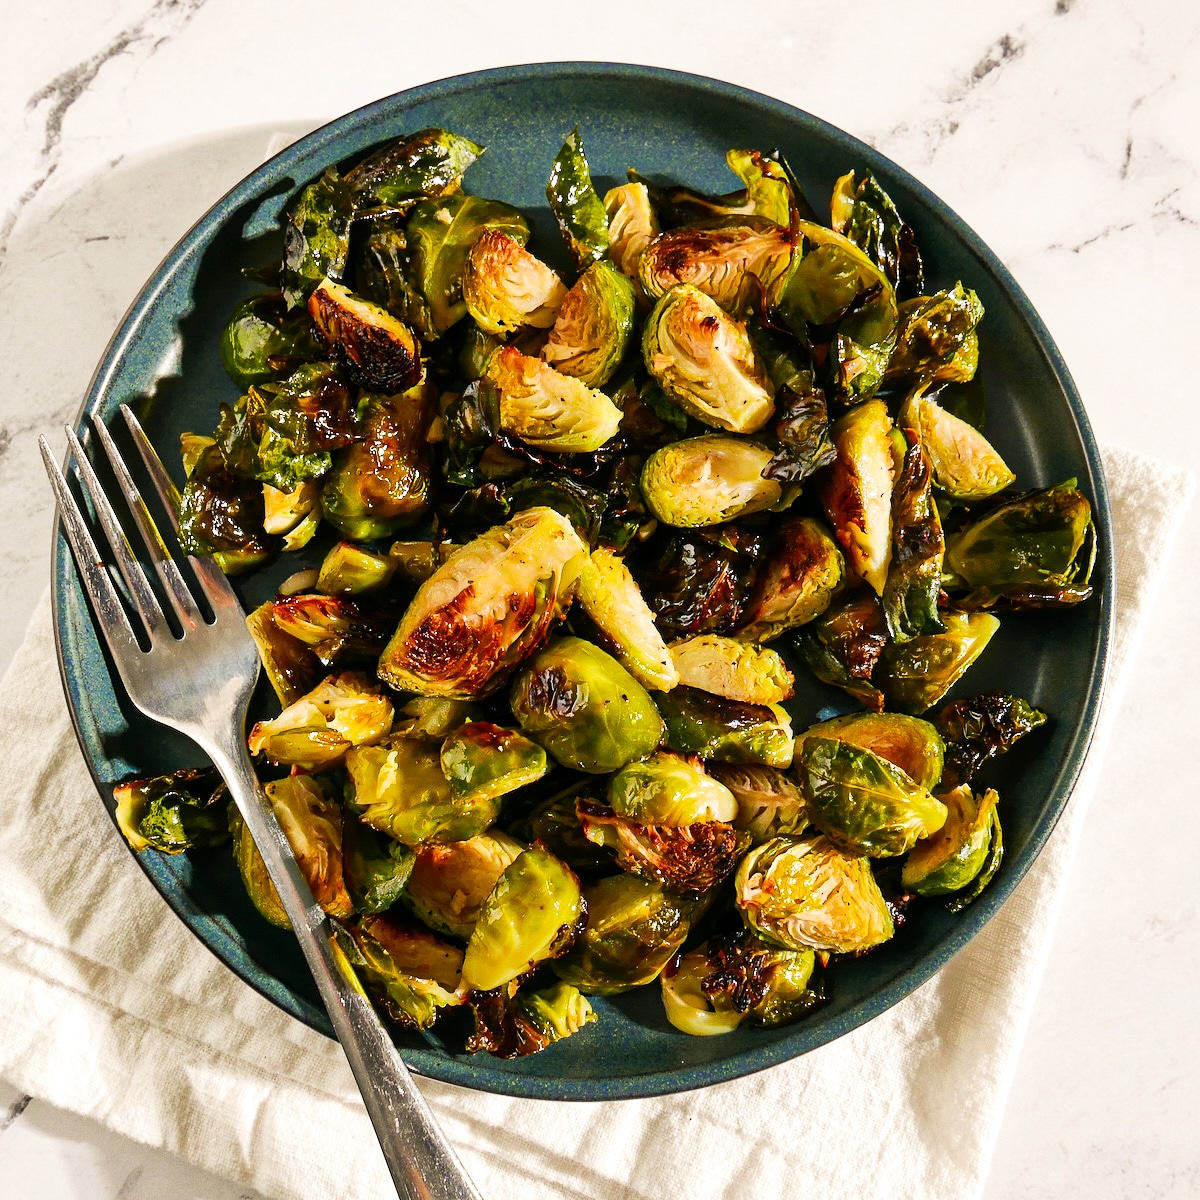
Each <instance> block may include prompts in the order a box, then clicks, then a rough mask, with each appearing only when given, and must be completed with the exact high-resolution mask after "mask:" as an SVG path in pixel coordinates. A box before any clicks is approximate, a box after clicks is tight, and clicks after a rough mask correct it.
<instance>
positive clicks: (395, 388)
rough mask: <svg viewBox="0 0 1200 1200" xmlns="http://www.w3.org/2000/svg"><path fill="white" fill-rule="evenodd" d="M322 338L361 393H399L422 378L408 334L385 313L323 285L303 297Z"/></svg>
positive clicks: (330, 283)
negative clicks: (369, 391)
mask: <svg viewBox="0 0 1200 1200" xmlns="http://www.w3.org/2000/svg"><path fill="white" fill-rule="evenodd" d="M308 312H309V315H310V316H311V317H312V319H313V325H314V327H315V328H316V330H317V332H318V333H319V334H320V335H321V337H322V338H323V339H324V340H325V342H326V343H328V344H329V345H330V346H331V347H332V348H333V349H334V350H335V351H336V353H337V355H338V358H339V359H341V360H342V361H343V362H344V363H345V364H346V368H347V370H348V371H349V373H350V377H351V378H352V379H353V380H354V382H355V383H358V384H361V385H362V386H363V387H368V388H374V389H376V390H378V391H384V392H402V391H404V390H405V389H406V388H410V387H412V386H413V385H414V384H415V383H417V382H418V381H419V380H420V378H421V351H420V348H419V346H418V345H417V339H416V336H415V335H414V333H413V331H412V330H411V329H409V327H408V326H407V325H405V324H404V322H403V321H400V320H397V318H396V317H394V316H392V314H391V313H389V312H388V311H387V309H384V308H380V307H379V305H377V304H372V303H371V301H370V300H364V299H363V298H362V297H361V296H356V295H355V294H354V293H353V292H352V291H350V289H349V288H346V287H343V286H342V285H341V284H340V283H334V282H333V281H332V280H331V279H323V280H321V282H320V283H319V284H318V285H317V286H316V288H314V289H313V291H312V293H311V295H310V296H309V297H308Z"/></svg>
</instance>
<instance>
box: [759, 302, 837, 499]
mask: <svg viewBox="0 0 1200 1200" xmlns="http://www.w3.org/2000/svg"><path fill="white" fill-rule="evenodd" d="M750 332H751V336H752V337H753V339H754V345H755V349H756V350H757V351H758V353H759V355H760V357H761V358H762V360H763V363H764V364H765V365H766V368H767V372H768V374H769V375H770V376H771V382H772V383H773V384H774V385H775V422H774V424H773V425H772V426H771V432H772V433H773V434H774V436H775V441H776V442H777V443H778V445H777V447H776V450H775V456H774V457H773V458H772V459H771V465H770V466H769V467H768V468H767V469H766V470H765V471H764V472H763V474H764V475H766V477H767V478H768V479H776V480H778V481H779V482H780V483H800V482H801V481H802V480H804V479H807V478H808V477H809V476H810V475H812V474H813V473H814V472H816V471H819V470H820V469H821V468H822V467H825V466H828V465H829V464H830V463H831V462H832V461H833V459H834V453H835V452H834V448H833V443H832V441H831V440H830V422H829V405H828V404H827V403H826V400H825V393H824V391H822V390H821V388H820V387H818V386H817V382H816V374H815V372H814V370H813V365H812V352H811V350H810V349H809V347H808V346H807V345H805V344H804V343H802V342H799V341H796V340H794V339H790V338H787V337H786V336H785V335H783V334H781V333H768V331H767V330H766V329H765V328H763V327H761V326H751V327H750Z"/></svg>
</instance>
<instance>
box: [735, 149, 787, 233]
mask: <svg viewBox="0 0 1200 1200" xmlns="http://www.w3.org/2000/svg"><path fill="white" fill-rule="evenodd" d="M725 161H726V163H727V164H728V165H729V169H730V170H731V171H732V172H733V173H734V174H735V175H736V176H737V177H738V178H739V179H740V180H741V181H742V182H743V183H744V184H745V185H746V196H747V198H748V199H749V201H750V204H751V209H750V211H751V212H752V213H753V214H754V215H755V216H756V217H765V218H766V219H767V220H768V221H774V222H775V224H776V225H781V226H783V228H784V229H787V228H788V227H789V226H790V225H791V220H792V212H793V210H794V209H795V208H796V204H797V198H796V196H795V195H794V194H793V191H792V180H791V177H790V172H789V171H788V170H787V168H786V167H785V166H784V164H783V163H782V162H781V161H780V160H779V155H778V151H776V152H775V155H774V156H773V157H772V156H770V155H766V154H763V153H762V152H761V151H760V150H736V149H735V150H730V151H728V152H727V153H726V155H725Z"/></svg>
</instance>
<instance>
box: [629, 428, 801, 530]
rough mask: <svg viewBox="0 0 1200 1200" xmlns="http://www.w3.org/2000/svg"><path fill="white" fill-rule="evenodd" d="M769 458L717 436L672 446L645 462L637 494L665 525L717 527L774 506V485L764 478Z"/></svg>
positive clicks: (736, 440)
mask: <svg viewBox="0 0 1200 1200" xmlns="http://www.w3.org/2000/svg"><path fill="white" fill-rule="evenodd" d="M771 458H772V452H771V451H770V450H768V449H767V448H766V447H765V446H760V445H758V444H757V443H756V442H751V441H748V440H746V439H745V438H739V437H732V436H730V435H727V434H721V433H708V434H703V435H701V436H700V437H694V438H686V439H685V440H684V441H682V442H672V443H671V444H670V445H669V446H663V447H661V448H660V449H658V450H655V451H654V453H653V454H651V455H650V457H649V458H648V459H646V464H645V466H644V467H643V468H642V479H641V486H642V495H643V496H644V497H645V499H646V505H647V506H648V507H649V509H650V511H651V512H652V513H653V514H654V515H655V516H656V517H657V518H658V519H659V520H660V521H662V522H663V523H664V524H667V525H676V526H682V527H684V528H693V527H696V526H701V525H719V524H722V523H723V522H725V521H732V520H733V519H734V518H735V517H741V516H747V515H749V514H750V513H755V512H759V511H761V510H762V509H764V508H770V507H771V506H772V505H773V504H777V503H778V502H779V498H780V495H781V490H780V487H779V484H778V483H776V482H775V481H774V480H773V479H765V478H763V471H764V470H765V469H766V467H767V465H768V464H769V463H770V461H771Z"/></svg>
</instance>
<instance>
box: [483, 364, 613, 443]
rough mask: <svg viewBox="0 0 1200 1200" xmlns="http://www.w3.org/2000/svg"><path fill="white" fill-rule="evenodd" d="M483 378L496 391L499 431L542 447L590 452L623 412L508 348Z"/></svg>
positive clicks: (607, 435)
mask: <svg viewBox="0 0 1200 1200" xmlns="http://www.w3.org/2000/svg"><path fill="white" fill-rule="evenodd" d="M487 379H489V380H491V381H492V383H494V384H495V385H496V387H497V388H498V389H499V393H500V429H501V430H502V431H503V432H504V433H507V434H511V435H512V436H513V437H518V438H520V439H521V440H522V441H523V442H528V443H529V444H530V445H531V446H536V447H538V448H540V449H543V450H555V451H558V452H560V453H565V454H590V453H591V452H592V451H594V450H599V449H600V447H601V446H603V445H604V444H605V443H606V442H607V441H609V439H610V438H612V437H614V436H615V435H616V432H617V430H618V428H619V427H620V424H621V410H620V409H619V408H618V407H617V406H616V405H615V404H614V403H613V402H612V401H611V400H610V399H609V398H608V397H607V396H606V395H605V394H604V393H603V392H599V391H597V390H596V389H595V388H590V387H588V386H587V385H586V384H585V383H583V382H581V381H580V380H578V379H574V378H572V377H571V376H570V375H563V374H561V373H560V372H559V371H556V370H555V369H554V368H553V367H552V366H550V365H549V364H548V363H545V362H543V361H542V360H541V359H540V358H531V357H530V356H529V355H527V354H522V353H521V351H520V350H518V349H517V348H516V347H515V346H506V347H505V348H504V349H503V350H500V351H498V352H497V353H496V354H495V355H493V357H492V359H491V360H490V362H489V363H488V367H487Z"/></svg>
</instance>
